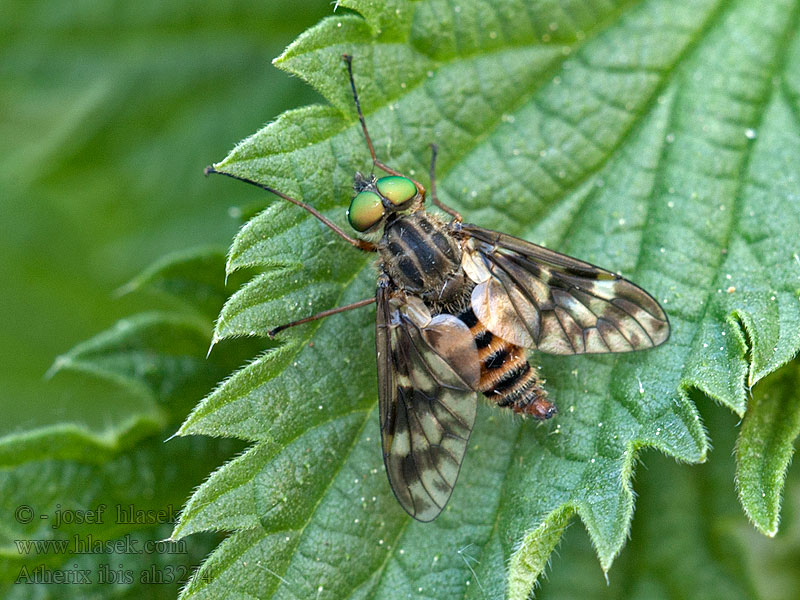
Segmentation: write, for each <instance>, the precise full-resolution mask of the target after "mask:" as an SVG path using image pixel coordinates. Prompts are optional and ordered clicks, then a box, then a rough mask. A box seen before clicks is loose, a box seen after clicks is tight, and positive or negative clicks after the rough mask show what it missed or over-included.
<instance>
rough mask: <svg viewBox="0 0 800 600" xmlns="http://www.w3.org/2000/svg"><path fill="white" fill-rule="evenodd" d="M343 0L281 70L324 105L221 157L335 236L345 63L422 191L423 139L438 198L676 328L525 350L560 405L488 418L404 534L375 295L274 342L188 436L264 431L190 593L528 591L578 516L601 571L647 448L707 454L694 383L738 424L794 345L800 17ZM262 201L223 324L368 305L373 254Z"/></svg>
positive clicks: (739, 11)
mask: <svg viewBox="0 0 800 600" xmlns="http://www.w3.org/2000/svg"><path fill="white" fill-rule="evenodd" d="M346 5H347V6H348V7H351V8H353V9H355V10H356V11H358V12H360V13H362V15H363V18H362V16H359V15H357V14H355V15H354V14H346V15H341V16H340V15H337V16H333V17H330V18H328V19H325V20H323V21H322V22H321V23H320V24H319V25H317V26H316V27H314V28H312V29H311V30H309V31H307V32H306V33H304V34H303V35H302V36H300V38H299V39H298V40H297V41H296V42H295V43H294V44H293V45H292V46H290V47H289V48H288V49H287V50H286V52H285V53H284V54H283V55H282V56H281V57H280V58H279V59H277V61H276V64H278V65H279V66H280V67H282V68H284V69H286V70H288V71H290V72H292V73H295V74H297V75H298V76H300V77H302V78H303V79H305V80H306V81H308V82H309V83H310V84H311V85H313V86H314V87H315V88H316V89H317V90H318V91H319V92H320V93H321V94H322V95H323V96H324V97H325V98H326V99H327V100H328V101H329V103H330V105H329V106H311V107H306V108H302V109H298V110H293V111H290V112H287V113H284V114H283V115H282V116H281V117H279V118H278V119H277V120H276V121H275V122H274V123H272V124H271V125H269V126H267V127H265V128H264V129H262V130H261V131H259V132H257V133H256V134H254V135H253V136H252V137H250V138H248V139H247V140H245V141H244V142H242V143H241V144H239V145H238V146H237V147H236V148H235V149H234V150H233V151H232V152H231V154H230V155H229V156H228V157H226V158H225V159H224V160H223V161H222V162H220V163H219V164H217V165H216V166H215V167H216V169H218V170H220V171H223V172H225V173H230V174H233V175H237V176H242V177H248V178H251V179H255V180H257V181H259V182H262V183H264V184H267V185H270V186H273V187H275V188H277V189H279V190H281V191H282V192H284V193H286V194H289V195H292V196H294V197H296V198H298V199H301V200H304V201H306V202H309V203H310V204H312V205H313V206H314V207H315V208H317V209H318V210H320V211H322V212H323V213H325V214H326V216H328V217H329V218H331V219H332V220H334V221H335V222H336V223H338V224H340V225H341V226H342V227H345V218H344V212H345V208H346V206H347V205H348V202H349V198H350V197H351V195H352V188H351V185H352V177H353V173H354V172H355V171H356V170H360V171H362V172H368V171H369V169H370V160H369V154H368V153H367V151H366V146H365V144H364V140H363V137H362V134H361V131H360V127H359V125H358V122H357V120H356V118H355V111H354V108H353V106H352V98H351V95H350V91H349V88H348V84H347V78H346V71H345V69H344V65H343V64H342V60H341V55H342V53H345V52H346V53H349V54H352V55H353V56H354V61H353V66H354V71H355V78H356V82H357V84H358V87H359V92H360V96H361V101H362V106H363V107H364V110H365V113H366V119H367V122H368V125H369V128H370V132H371V134H372V138H373V141H374V143H375V148H376V152H377V154H378V156H379V157H381V159H383V160H385V161H386V162H387V163H388V164H390V165H391V166H393V167H394V168H397V169H398V170H400V171H402V172H404V173H408V174H410V175H412V176H415V177H419V178H421V179H423V181H424V182H426V181H427V180H426V177H425V173H426V172H427V167H428V162H429V158H430V151H429V149H428V144H429V143H431V142H434V141H435V142H436V143H437V144H439V147H440V148H441V154H440V157H441V158H440V161H439V163H438V165H437V168H438V189H439V193H440V196H441V197H442V199H443V200H444V201H445V202H446V203H448V204H450V205H451V206H453V207H454V208H456V209H457V210H459V211H460V212H461V213H462V214H464V215H465V216H466V218H467V220H469V221H472V222H476V223H479V224H481V225H484V226H487V227H491V228H494V229H499V230H502V231H506V232H509V233H512V234H514V235H518V236H520V237H523V238H525V239H529V240H532V241H534V242H537V243H543V244H545V245H547V246H549V247H552V248H555V249H557V250H559V251H563V252H567V253H568V254H571V255H574V256H578V257H580V258H583V259H585V260H588V261H591V262H593V263H595V264H599V265H603V266H606V267H608V268H611V269H613V270H618V271H620V272H622V273H623V274H624V275H626V276H629V277H630V278H632V279H633V280H634V281H636V282H637V283H639V284H641V285H643V286H644V287H645V288H646V289H648V290H649V291H651V292H652V293H653V294H654V296H655V297H656V298H657V299H658V300H659V301H660V302H661V303H662V305H663V306H664V307H665V309H666V310H667V311H668V313H669V316H670V319H671V322H672V326H673V334H672V337H671V339H670V341H669V342H668V343H667V344H666V345H664V346H662V347H660V348H658V349H656V350H653V351H648V352H641V353H635V354H631V355H622V356H600V357H574V358H559V357H548V356H539V355H536V356H535V357H534V360H535V362H536V363H540V364H541V365H542V367H543V373H545V375H546V376H547V388H548V390H549V391H550V395H551V397H552V398H554V399H555V401H556V402H557V404H558V406H559V409H560V413H559V415H558V417H557V418H556V419H555V420H553V421H551V422H549V423H547V424H544V425H540V426H537V425H535V424H533V423H520V422H518V421H512V420H510V419H507V418H503V417H501V416H500V415H501V412H500V411H498V410H497V409H493V408H489V407H482V408H481V410H480V412H479V418H478V422H477V424H476V427H475V432H474V434H473V439H472V442H471V446H470V450H469V452H468V454H467V457H466V460H465V462H464V467H463V470H462V474H461V477H460V481H459V485H458V486H457V488H456V491H455V493H454V495H453V498H452V501H451V502H450V504H449V505H448V507H447V509H446V510H445V511H444V513H443V514H442V515H441V517H440V518H439V519H437V520H436V521H435V522H434V523H432V524H422V523H418V522H413V521H411V520H410V519H409V518H408V517H407V516H406V515H405V514H404V513H403V512H402V510H401V509H400V508H399V506H397V504H396V502H395V501H394V499H393V498H392V495H391V491H390V490H389V487H388V484H387V482H386V481H385V477H384V475H383V473H382V467H381V464H380V453H379V450H378V437H379V434H378V428H377V424H376V416H375V410H374V409H375V405H376V402H377V397H376V387H375V362H374V342H373V337H372V336H373V329H374V325H373V321H374V313H373V311H372V310H371V309H369V310H368V309H364V310H362V311H358V312H353V313H345V314H342V315H337V316H335V317H332V318H330V319H327V320H325V321H322V322H319V321H317V322H313V323H310V324H307V325H304V326H301V327H297V328H293V329H291V330H289V331H286V332H285V333H284V334H282V336H283V337H282V339H283V340H284V343H285V345H284V346H282V347H281V348H280V349H279V350H276V351H272V352H267V353H265V354H263V355H261V356H259V357H258V358H257V359H256V361H255V362H253V363H252V364H250V365H248V366H247V367H245V368H244V369H243V370H241V371H239V372H237V373H236V374H234V375H233V376H232V377H231V378H230V379H228V380H227V381H226V382H224V383H223V384H222V385H221V386H220V387H219V388H218V389H216V390H215V391H214V392H213V393H212V394H211V395H210V396H208V397H207V398H206V399H205V400H204V401H203V402H202V403H201V404H200V405H199V406H198V407H197V408H196V409H195V411H194V412H193V413H192V415H191V416H190V417H189V418H188V419H187V421H186V422H185V423H184V425H183V427H182V428H181V433H184V434H187V433H195V434H197V433H201V434H208V435H215V436H234V437H238V438H240V439H244V440H247V441H250V442H253V443H254V445H253V447H252V448H251V449H250V450H249V451H248V452H247V453H246V454H245V455H243V456H242V457H240V458H239V459H237V460H235V461H233V462H231V463H229V464H227V465H225V466H224V467H222V468H221V469H220V470H219V471H218V472H217V473H216V474H215V475H214V476H213V477H212V479H211V480H209V481H208V482H207V483H206V484H205V485H204V486H202V487H201V488H200V489H199V490H198V491H197V492H196V494H195V497H194V498H193V499H192V500H191V501H190V503H189V505H188V506H189V509H188V510H187V511H186V512H185V514H184V516H183V518H182V520H181V522H180V523H179V525H178V527H177V528H176V531H175V535H176V536H180V535H184V534H185V533H188V532H192V531H199V530H203V529H216V528H220V527H226V528H227V527H232V528H233V529H235V530H237V533H236V534H234V535H233V536H232V537H231V538H230V539H229V540H228V542H227V543H226V544H224V545H222V546H221V547H220V548H219V549H218V550H217V551H216V552H215V554H214V555H213V556H212V557H211V559H210V560H209V561H208V562H207V563H206V565H205V566H204V567H203V569H201V570H200V571H199V573H198V579H197V580H196V581H193V582H192V584H191V585H190V586H189V587H187V588H186V590H185V591H184V594H183V597H184V598H190V597H192V598H194V597H216V596H215V595H216V594H219V593H220V591H219V590H224V589H227V587H226V586H227V585H229V583H230V582H231V581H236V582H237V586H239V588H238V589H240V590H241V593H242V594H243V595H248V594H249V595H252V596H256V597H270V598H280V597H285V596H300V597H318V598H325V597H331V598H348V597H359V598H360V597H405V596H414V595H417V594H420V593H425V594H428V595H431V596H434V597H453V596H454V595H458V596H465V597H483V596H484V595H485V596H487V597H500V596H502V595H503V594H506V595H507V596H508V597H510V598H515V599H516V598H526V597H527V596H528V594H529V593H530V590H531V587H532V585H533V583H534V582H535V581H536V580H537V578H538V577H539V575H540V573H541V572H542V570H543V569H544V567H545V565H546V562H547V560H546V557H547V555H548V554H549V552H550V550H551V549H552V548H553V547H554V545H555V544H556V543H557V540H558V537H559V535H560V533H561V531H563V530H564V528H565V527H566V525H567V522H568V521H569V518H570V516H571V515H572V514H577V515H578V516H579V517H580V519H581V520H582V522H583V524H584V525H585V527H586V529H587V531H588V534H589V539H590V541H591V544H592V546H594V549H595V552H596V554H597V556H598V558H599V560H600V565H601V568H602V570H603V571H608V569H609V568H610V567H611V564H612V562H613V561H614V558H615V557H616V556H617V554H618V553H619V552H620V550H621V548H622V547H623V545H624V543H625V540H626V538H627V536H628V534H629V530H630V524H631V517H632V513H633V498H634V497H633V488H632V481H631V478H632V475H633V472H634V465H635V463H636V462H637V460H638V458H639V451H640V450H641V449H643V448H647V447H651V448H656V449H658V450H660V451H661V452H663V453H664V454H666V455H668V456H670V457H672V458H675V459H678V460H679V461H683V462H703V461H704V460H705V459H706V454H707V451H708V442H707V438H706V434H705V431H704V427H703V424H702V421H701V418H700V415H699V414H698V412H697V409H696V407H695V404H694V403H693V402H692V400H690V394H695V396H696V397H700V394H698V392H702V394H704V395H705V396H707V397H709V398H712V399H713V400H715V401H716V402H718V403H720V404H722V405H723V406H725V407H727V408H728V409H729V410H731V411H733V412H734V413H735V414H737V415H739V416H741V415H744V414H745V412H746V409H747V389H748V388H750V387H752V386H754V385H755V384H756V383H757V382H758V381H759V380H760V379H762V378H763V377H764V376H766V375H767V374H769V373H771V372H773V371H775V370H776V369H777V368H778V367H780V366H781V365H783V364H785V363H786V362H788V361H789V360H791V358H792V357H793V356H794V355H795V354H796V353H797V352H798V350H799V349H800V338H798V336H797V333H796V332H797V330H798V327H800V283H799V280H798V273H800V270H799V269H800V258H798V255H797V239H798V235H800V203H798V201H797V199H798V198H800V184H799V183H798V179H797V177H796V176H795V170H796V169H795V165H796V164H797V161H798V159H800V127H799V126H798V114H800V110H799V107H800V105H799V104H798V98H800V78H798V77H797V75H796V73H798V72H800V39H799V38H798V37H797V36H796V35H795V31H796V30H797V23H798V7H797V6H796V4H795V3H793V2H790V1H788V0H780V1H777V2H773V3H769V5H766V6H765V5H764V4H763V3H761V2H756V1H755V0H739V1H735V2H727V3H725V2H722V1H719V0H703V1H699V2H693V3H688V4H687V3H685V2H679V1H678V0H646V1H644V2H640V3H631V2H622V1H620V2H610V1H597V2H590V3H588V4H587V3H583V2H581V3H579V2H571V1H566V0H565V1H564V2H561V3H559V4H558V5H556V4H554V3H537V4H533V5H532V4H530V3H523V2H514V1H512V0H505V1H499V2H493V3H491V4H489V3H485V2H477V1H473V2H468V1H465V2H459V3H457V4H453V3H450V2H444V1H443V0H442V1H437V0H420V1H419V2H400V1H397V2H394V3H392V4H391V5H383V4H379V3H374V2H357V1H355V0H352V1H350V2H347V4H346ZM274 202H275V204H274V205H273V206H271V207H269V208H268V209H267V210H265V211H264V212H263V213H261V214H260V215H258V216H256V217H254V218H253V219H252V220H251V221H250V222H249V223H248V224H247V225H246V226H245V227H243V229H242V230H241V231H240V233H239V234H238V235H237V237H236V239H235V241H234V243H233V248H232V251H231V253H230V255H229V261H228V270H229V271H231V272H232V271H235V270H237V269H239V268H242V267H257V268H259V269H261V273H260V274H259V275H258V276H257V277H255V278H253V279H252V280H251V281H250V282H249V283H248V284H246V285H245V286H244V287H243V288H242V289H241V290H240V291H238V292H237V293H236V294H235V295H234V296H233V297H232V298H231V300H230V301H229V302H228V303H227V304H226V305H225V307H224V308H223V310H222V312H221V314H220V318H219V320H218V322H217V327H216V332H215V338H217V339H225V338H230V337H239V336H265V335H266V334H267V332H268V331H269V330H270V329H271V328H273V327H275V326H276V325H280V324H282V323H285V322H287V321H291V320H294V319H298V318H302V317H305V316H308V315H310V314H313V313H315V312H318V311H321V310H325V309H329V308H332V307H334V306H337V305H340V304H344V303H347V302H352V301H356V300H360V299H362V298H366V297H369V296H371V295H372V294H373V293H374V285H375V270H374V269H373V268H371V267H370V263H371V259H372V257H369V256H364V255H362V254H359V253H358V252H357V251H356V250H355V249H353V248H352V247H348V246H347V245H346V244H344V243H342V242H341V241H340V240H338V239H337V238H336V237H335V236H334V235H333V234H332V233H331V232H330V231H329V230H327V229H326V228H325V227H323V226H322V225H321V224H320V223H319V222H317V221H315V220H314V219H312V218H311V217H309V216H308V215H307V214H306V213H303V212H302V211H300V210H299V209H297V208H296V207H293V206H290V205H288V204H286V203H284V202H282V201H280V200H278V199H275V200H274ZM781 410H782V409H781ZM757 429H760V427H757ZM753 435H754V436H756V437H758V436H759V435H760V433H759V432H755V433H754V434H753ZM317 439H320V440H330V441H325V442H323V443H327V444H329V446H330V447H329V448H328V449H327V450H326V451H324V452H323V451H322V450H321V449H319V448H318V447H317V442H314V441H312V440H317ZM782 439H783V440H784V442H783V443H784V446H785V440H786V439H788V437H787V436H784V437H783V438H782ZM304 448H307V449H308V452H309V457H308V461H306V462H301V459H300V457H301V456H302V450H303V449H304ZM784 455H785V452H784ZM784 462H785V461H784ZM784 462H781V461H772V463H771V464H770V465H769V467H768V468H769V469H776V468H777V469H782V466H781V465H782V464H784ZM676 469H678V467H676ZM773 474H774V473H773ZM780 477H781V478H782V475H781V476H780ZM312 480H313V481H312ZM767 480H770V478H769V477H767V478H766V480H765V478H764V477H762V478H761V480H760V482H759V483H756V484H755V485H757V486H760V485H765V484H766V483H767ZM771 481H773V482H774V481H777V480H776V479H775V478H774V477H773V478H772V479H771ZM295 486H296V487H295ZM774 487H775V485H774V484H773V488H774ZM731 490H732V487H731ZM653 493H656V492H653ZM680 493H681V492H680V489H679V487H678V486H677V484H676V492H675V494H677V495H679V494H680ZM671 498H672V492H671V491H668V492H667V494H666V495H665V498H664V500H665V501H668V500H670V499H671ZM677 500H678V499H676V501H677ZM683 506H685V507H686V508H688V507H689V506H688V504H687V503H684V505H683ZM238 510H241V512H237V511H238ZM646 541H647V542H648V543H649V542H650V540H649V539H648V540H646ZM356 556H357V557H358V561H357V562H358V566H357V567H353V562H354V561H353V560H352V558H353V557H356ZM256 557H257V560H255V558H256ZM248 565H252V566H251V567H250V568H249V569H248ZM209 578H210V579H209Z"/></svg>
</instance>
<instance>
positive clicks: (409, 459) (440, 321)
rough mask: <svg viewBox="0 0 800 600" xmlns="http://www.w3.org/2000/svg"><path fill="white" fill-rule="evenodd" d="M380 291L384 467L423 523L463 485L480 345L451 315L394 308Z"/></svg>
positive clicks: (396, 305) (402, 499) (396, 491)
mask: <svg viewBox="0 0 800 600" xmlns="http://www.w3.org/2000/svg"><path fill="white" fill-rule="evenodd" d="M389 295H390V292H389V291H388V290H387V289H386V288H381V287H379V288H378V297H377V300H378V316H377V335H376V340H377V351H378V390H379V405H380V424H381V439H382V446H383V460H384V464H385V465H386V473H387V475H388V476H389V483H390V484H391V487H392V491H393V492H394V495H395V496H396V497H397V500H398V501H399V502H400V504H401V506H402V507H403V508H404V509H405V510H406V512H408V514H410V515H411V516H412V517H414V518H415V519H417V520H419V521H432V520H433V519H435V518H436V517H437V516H438V515H439V513H440V512H441V511H442V509H443V508H444V506H445V505H446V504H447V501H448V500H449V499H450V494H451V493H452V491H453V487H454V486H455V484H456V480H457V479H458V473H459V470H460V469H461V461H462V460H463V459H464V453H465V452H466V449H467V442H468V441H469V436H470V433H471V432H472V426H473V424H474V422H475V413H476V410H477V396H476V393H475V391H474V390H475V388H476V387H477V385H478V379H479V377H480V363H479V362H478V351H477V348H476V346H475V341H474V339H473V337H472V335H471V334H470V332H469V328H467V326H466V325H464V323H462V322H461V321H460V320H458V319H457V318H456V317H453V316H452V315H437V316H436V317H433V318H431V317H430V314H429V313H428V314H425V313H427V309H425V310H424V311H423V313H422V315H420V313H419V312H418V311H417V310H416V309H417V308H419V306H422V308H423V309H424V305H422V303H421V302H419V301H417V304H418V306H409V305H408V304H402V303H399V302H396V301H394V302H390V298H389Z"/></svg>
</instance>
